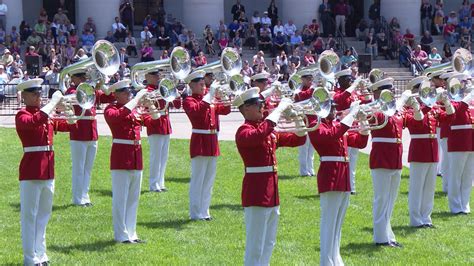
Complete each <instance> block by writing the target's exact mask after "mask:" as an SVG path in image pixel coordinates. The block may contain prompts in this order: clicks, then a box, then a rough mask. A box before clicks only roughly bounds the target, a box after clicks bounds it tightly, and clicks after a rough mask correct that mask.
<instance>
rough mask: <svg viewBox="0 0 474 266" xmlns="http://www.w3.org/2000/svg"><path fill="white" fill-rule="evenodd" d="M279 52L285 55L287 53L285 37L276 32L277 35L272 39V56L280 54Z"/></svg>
mask: <svg viewBox="0 0 474 266" xmlns="http://www.w3.org/2000/svg"><path fill="white" fill-rule="evenodd" d="M281 51H284V52H285V53H286V52H287V46H286V37H285V36H283V34H282V33H281V32H280V31H278V32H277V35H276V36H275V38H274V39H273V54H272V56H275V53H280V52H281Z"/></svg>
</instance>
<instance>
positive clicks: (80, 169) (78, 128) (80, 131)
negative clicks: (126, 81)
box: [66, 68, 114, 207]
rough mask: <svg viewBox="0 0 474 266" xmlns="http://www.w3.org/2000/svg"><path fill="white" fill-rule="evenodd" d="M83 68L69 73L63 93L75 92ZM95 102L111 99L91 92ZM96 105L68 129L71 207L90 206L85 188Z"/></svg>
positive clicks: (94, 138) (91, 157) (78, 111)
mask: <svg viewBox="0 0 474 266" xmlns="http://www.w3.org/2000/svg"><path fill="white" fill-rule="evenodd" d="M86 74H87V69H86V68H78V69H74V70H73V71H71V72H70V73H69V75H70V76H71V83H72V84H71V87H69V88H68V89H67V90H66V95H67V94H74V93H76V88H77V86H78V85H79V84H81V83H82V82H85V81H86V80H87V75H86ZM95 95H96V101H97V102H99V103H110V102H112V101H113V100H114V96H113V95H112V94H109V95H106V94H105V93H104V92H103V91H101V90H96V91H95ZM95 105H96V103H94V105H93V107H92V108H91V109H90V110H86V112H85V114H84V116H83V117H82V118H81V119H80V120H78V121H77V123H76V124H75V125H74V126H71V127H70V133H69V138H70V145H71V160H72V203H73V204H74V205H78V206H83V207H90V206H92V203H91V200H90V197H89V185H90V182H91V175H92V167H93V165H94V160H95V156H96V154H97V139H98V136H99V135H98V133H97V120H96V119H95V115H96V108H95ZM74 111H75V113H76V115H80V114H81V112H82V108H81V107H79V106H77V105H75V106H74Z"/></svg>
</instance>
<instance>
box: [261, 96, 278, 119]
mask: <svg viewBox="0 0 474 266" xmlns="http://www.w3.org/2000/svg"><path fill="white" fill-rule="evenodd" d="M260 98H261V99H262V100H265V102H264V107H263V119H265V118H266V117H267V116H268V115H269V114H270V113H271V112H272V111H273V109H275V108H276V107H277V106H278V103H276V102H274V101H273V100H272V97H271V96H270V97H267V98H266V99H264V98H263V96H262V95H261V94H260Z"/></svg>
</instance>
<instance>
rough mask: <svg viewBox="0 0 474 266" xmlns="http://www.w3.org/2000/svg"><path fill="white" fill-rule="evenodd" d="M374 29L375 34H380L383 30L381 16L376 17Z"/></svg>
mask: <svg viewBox="0 0 474 266" xmlns="http://www.w3.org/2000/svg"><path fill="white" fill-rule="evenodd" d="M372 29H373V31H374V36H376V35H378V34H379V33H381V32H382V31H383V25H382V22H381V21H380V18H376V19H375V20H374V23H373V24H372Z"/></svg>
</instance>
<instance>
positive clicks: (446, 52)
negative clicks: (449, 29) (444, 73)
mask: <svg viewBox="0 0 474 266" xmlns="http://www.w3.org/2000/svg"><path fill="white" fill-rule="evenodd" d="M452 58H453V52H452V51H451V46H450V45H449V43H445V44H444V46H443V62H449V61H451V59H452Z"/></svg>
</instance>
